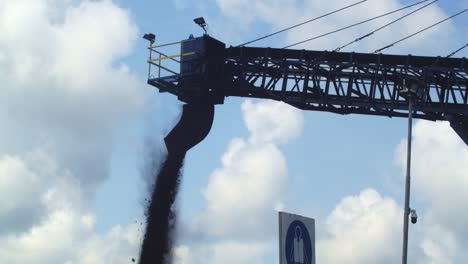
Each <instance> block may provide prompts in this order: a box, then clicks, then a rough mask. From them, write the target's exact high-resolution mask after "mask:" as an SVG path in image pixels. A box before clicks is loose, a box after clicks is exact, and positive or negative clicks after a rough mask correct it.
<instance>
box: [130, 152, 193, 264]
mask: <svg viewBox="0 0 468 264" xmlns="http://www.w3.org/2000/svg"><path fill="white" fill-rule="evenodd" d="M183 160H184V155H180V154H179V155H177V154H168V155H167V158H166V160H165V161H164V162H163V163H162V164H161V167H160V168H159V170H155V171H153V173H154V174H156V173H158V171H159V173H158V175H157V177H156V183H155V185H154V189H153V191H152V194H151V200H150V204H149V205H148V208H147V212H146V217H147V218H146V232H145V235H144V238H143V244H142V248H141V252H140V261H139V263H140V264H170V263H172V253H171V250H172V244H173V242H174V240H175V238H174V233H175V232H174V228H175V224H176V207H175V205H174V202H175V200H176V196H177V191H178V189H179V184H180V180H181V169H182V166H183ZM156 169H157V168H156Z"/></svg>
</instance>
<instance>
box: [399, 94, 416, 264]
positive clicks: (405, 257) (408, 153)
mask: <svg viewBox="0 0 468 264" xmlns="http://www.w3.org/2000/svg"><path fill="white" fill-rule="evenodd" d="M408 112H409V113H408V146H407V150H406V182H405V211H404V215H403V257H402V261H401V263H402V264H406V263H407V261H408V220H409V214H410V207H409V200H410V183H411V174H410V172H411V141H412V129H413V97H412V95H409V96H408Z"/></svg>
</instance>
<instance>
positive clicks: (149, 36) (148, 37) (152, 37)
mask: <svg viewBox="0 0 468 264" xmlns="http://www.w3.org/2000/svg"><path fill="white" fill-rule="evenodd" d="M143 38H144V39H146V40H148V41H149V42H150V43H151V45H153V43H154V41H155V40H156V35H154V34H153V33H148V34H145V35H143Z"/></svg>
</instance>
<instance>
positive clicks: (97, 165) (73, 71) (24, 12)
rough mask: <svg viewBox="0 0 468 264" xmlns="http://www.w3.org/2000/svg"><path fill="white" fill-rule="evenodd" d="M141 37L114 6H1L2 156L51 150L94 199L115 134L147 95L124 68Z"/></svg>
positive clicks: (11, 3)
mask: <svg viewBox="0 0 468 264" xmlns="http://www.w3.org/2000/svg"><path fill="white" fill-rule="evenodd" d="M136 33H137V29H136V26H135V25H134V23H133V22H132V21H131V19H130V17H129V15H128V13H127V11H126V10H123V9H122V8H120V7H118V6H116V5H115V4H114V3H113V2H111V1H68V2H58V1H33V2H31V1H26V0H19V1H3V2H2V4H1V5H0V53H2V55H1V56H0V58H1V60H0V81H1V82H2V94H1V95H0V112H2V113H3V114H2V115H1V116H0V118H1V121H2V122H0V123H1V125H0V128H1V129H2V134H3V135H4V136H3V138H2V139H0V149H1V151H0V152H1V153H0V154H20V155H21V154H24V153H26V152H29V151H31V150H32V149H35V148H42V147H43V146H46V147H47V151H48V153H49V154H50V155H53V156H54V157H55V158H57V160H58V163H60V164H61V165H63V166H65V167H67V168H68V169H69V170H70V171H72V172H73V173H74V174H75V175H77V176H78V178H79V180H80V181H81V184H83V185H88V187H89V188H87V189H86V191H89V192H90V194H91V193H92V192H93V189H94V188H95V186H96V184H97V183H99V182H102V181H103V180H104V179H105V178H106V177H107V175H108V169H107V167H108V162H109V156H110V150H111V143H112V142H111V137H112V135H111V133H112V129H113V127H114V126H115V125H117V124H119V123H120V122H122V121H124V120H126V119H127V118H128V117H130V116H133V115H134V114H135V113H136V112H137V111H138V109H139V108H140V106H141V103H142V95H143V94H144V92H146V90H144V89H143V84H142V82H140V81H139V80H137V78H136V77H135V75H134V74H133V73H131V72H130V71H129V69H128V68H127V67H126V66H125V65H124V64H121V63H120V62H119V60H120V59H121V58H123V57H124V56H125V55H127V54H129V52H130V51H131V49H132V47H133V43H134V42H135V37H136Z"/></svg>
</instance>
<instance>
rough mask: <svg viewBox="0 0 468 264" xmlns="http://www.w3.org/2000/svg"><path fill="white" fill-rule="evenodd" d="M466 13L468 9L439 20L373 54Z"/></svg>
mask: <svg viewBox="0 0 468 264" xmlns="http://www.w3.org/2000/svg"><path fill="white" fill-rule="evenodd" d="M466 11H468V8H466V9H465V10H463V11H460V12H458V13H456V14H454V15H451V16H449V17H447V18H445V19H443V20H441V21H439V22H437V23H434V24H432V25H430V26H428V27H425V28H423V29H421V30H418V31H416V32H415V33H413V34H411V35H408V36H406V37H404V38H402V39H400V40H397V41H395V42H393V43H391V44H389V45H387V46H385V47H383V48H380V49H378V50H376V51H374V53H380V52H381V51H382V50H385V49H388V48H390V47H393V46H394V45H396V44H398V43H400V42H402V41H405V40H407V39H409V38H411V37H414V36H416V35H418V34H420V33H422V32H424V31H426V30H428V29H430V28H433V27H435V26H437V25H439V24H441V23H443V22H445V21H447V20H449V19H452V18H454V17H456V16H458V15H461V14H463V13H465V12H466Z"/></svg>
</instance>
